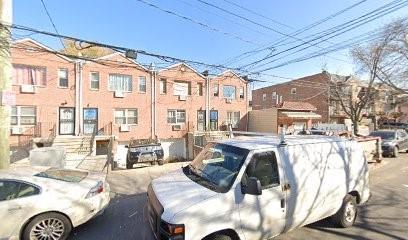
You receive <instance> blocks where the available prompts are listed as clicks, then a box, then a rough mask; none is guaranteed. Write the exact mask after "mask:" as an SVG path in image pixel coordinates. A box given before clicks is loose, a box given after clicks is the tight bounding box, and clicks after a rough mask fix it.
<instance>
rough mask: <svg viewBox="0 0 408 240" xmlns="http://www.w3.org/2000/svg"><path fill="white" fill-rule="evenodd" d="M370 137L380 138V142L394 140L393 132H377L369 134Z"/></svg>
mask: <svg viewBox="0 0 408 240" xmlns="http://www.w3.org/2000/svg"><path fill="white" fill-rule="evenodd" d="M370 136H373V137H380V138H381V139H382V140H393V139H394V138H395V132H393V131H378V132H372V133H370Z"/></svg>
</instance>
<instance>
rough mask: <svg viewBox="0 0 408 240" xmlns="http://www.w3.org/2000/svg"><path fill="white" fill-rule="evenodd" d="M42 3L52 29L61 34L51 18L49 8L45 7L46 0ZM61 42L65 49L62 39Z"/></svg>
mask: <svg viewBox="0 0 408 240" xmlns="http://www.w3.org/2000/svg"><path fill="white" fill-rule="evenodd" d="M41 3H42V5H43V7H44V10H45V13H46V14H47V16H48V19H49V20H50V22H51V25H52V27H53V28H54V31H55V33H56V34H59V32H58V30H57V27H56V26H55V24H54V21H53V20H52V17H51V15H50V13H49V12H48V9H47V6H46V5H45V2H44V0H41ZM59 40H60V43H61V45H62V47H63V48H65V44H64V42H63V41H62V39H61V38H59Z"/></svg>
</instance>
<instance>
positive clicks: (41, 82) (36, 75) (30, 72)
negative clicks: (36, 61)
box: [12, 64, 47, 86]
mask: <svg viewBox="0 0 408 240" xmlns="http://www.w3.org/2000/svg"><path fill="white" fill-rule="evenodd" d="M46 72H47V68H45V67H38V66H29V65H20V64H13V78H12V79H13V85H35V86H46V85H47V79H46Z"/></svg>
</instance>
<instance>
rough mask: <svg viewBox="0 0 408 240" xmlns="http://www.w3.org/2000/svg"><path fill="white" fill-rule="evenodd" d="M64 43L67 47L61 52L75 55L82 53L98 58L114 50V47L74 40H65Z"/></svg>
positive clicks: (82, 54) (84, 55) (85, 55)
mask: <svg viewBox="0 0 408 240" xmlns="http://www.w3.org/2000/svg"><path fill="white" fill-rule="evenodd" d="M64 45H65V48H64V49H62V50H61V52H62V53H65V54H70V55H74V56H77V55H79V54H80V55H81V56H83V57H89V58H98V57H102V56H105V55H108V54H111V53H113V52H114V51H113V50H112V49H108V48H103V47H99V46H93V45H89V44H84V43H78V42H75V41H72V40H64Z"/></svg>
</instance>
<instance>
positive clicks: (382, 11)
mask: <svg viewBox="0 0 408 240" xmlns="http://www.w3.org/2000/svg"><path fill="white" fill-rule="evenodd" d="M407 2H408V1H402V2H401V0H395V1H393V2H391V3H388V4H386V5H383V6H381V7H379V8H377V9H375V10H373V11H370V12H369V13H367V14H364V15H362V16H360V17H358V18H355V19H353V20H350V21H348V22H346V23H343V24H340V25H338V26H335V27H332V28H330V29H328V30H325V31H323V32H321V34H320V35H319V36H317V37H315V38H313V39H311V40H309V41H307V42H305V43H302V44H298V45H296V46H293V47H290V48H287V49H285V50H282V51H280V52H277V53H275V54H272V55H271V56H268V57H264V58H262V59H260V60H257V61H255V62H252V63H249V64H246V65H243V66H241V67H239V68H245V67H248V66H252V65H255V64H258V63H260V62H262V61H265V60H267V59H269V58H273V57H275V56H278V55H280V54H282V53H285V52H288V51H291V50H294V49H296V48H299V47H302V46H304V45H309V46H306V47H304V48H302V49H301V50H302V51H303V50H305V49H308V48H310V47H312V46H315V45H317V44H319V43H322V42H324V41H326V40H328V39H331V38H334V37H337V36H339V35H341V34H343V33H346V32H349V31H351V30H353V29H355V28H357V27H360V26H362V25H364V24H366V23H369V22H372V21H374V20H376V19H378V18H380V17H383V16H385V15H387V14H390V13H392V12H394V11H397V10H399V9H401V8H403V7H405V6H406V5H407ZM344 29H346V30H344ZM338 32H340V33H338ZM333 34H335V35H333ZM327 36H329V37H327ZM317 40H320V41H319V42H317V43H313V42H315V41H317ZM297 52H299V51H297ZM271 62H274V60H272V61H270V62H268V63H265V64H263V65H262V66H264V65H266V64H269V63H271Z"/></svg>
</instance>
